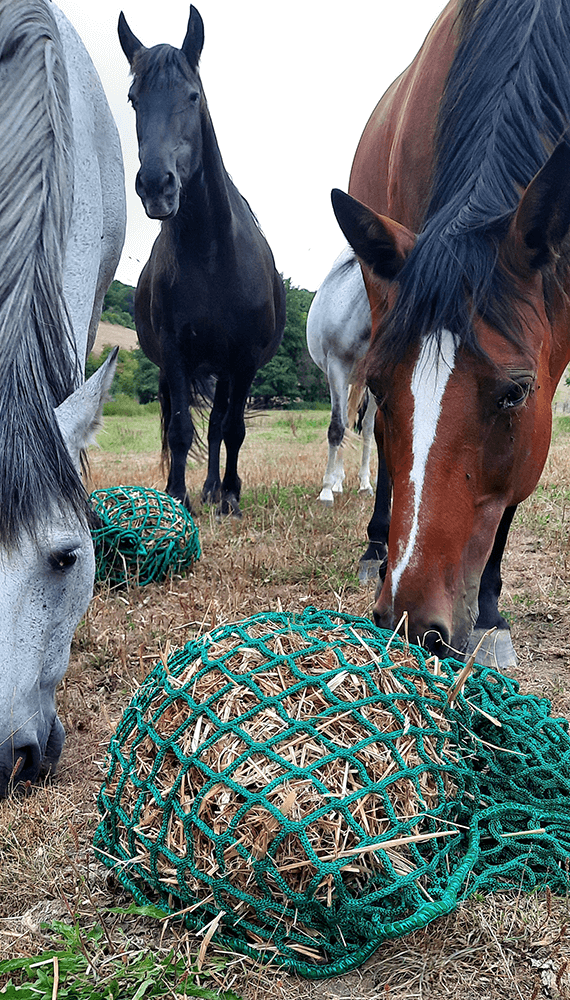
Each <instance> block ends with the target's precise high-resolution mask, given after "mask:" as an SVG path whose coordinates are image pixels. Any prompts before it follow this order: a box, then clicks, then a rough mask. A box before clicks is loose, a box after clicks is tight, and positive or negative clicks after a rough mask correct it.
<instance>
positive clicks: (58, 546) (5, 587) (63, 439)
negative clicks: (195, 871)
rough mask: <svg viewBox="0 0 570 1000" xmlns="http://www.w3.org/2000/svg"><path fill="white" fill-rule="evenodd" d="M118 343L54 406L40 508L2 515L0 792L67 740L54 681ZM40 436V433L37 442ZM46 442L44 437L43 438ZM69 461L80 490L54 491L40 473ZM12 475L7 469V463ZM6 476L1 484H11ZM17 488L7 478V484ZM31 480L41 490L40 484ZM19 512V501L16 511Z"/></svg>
mask: <svg viewBox="0 0 570 1000" xmlns="http://www.w3.org/2000/svg"><path fill="white" fill-rule="evenodd" d="M116 353H117V352H116V351H115V352H114V353H113V354H112V355H109V358H107V360H106V361H105V363H104V365H102V366H101V368H100V369H99V370H98V371H97V372H96V373H95V375H93V376H92V377H91V378H90V379H89V380H88V381H87V382H86V383H85V384H84V385H82V386H80V387H79V388H78V389H76V391H75V392H74V393H72V395H71V396H69V397H68V398H67V399H66V400H65V401H64V402H63V403H61V404H60V406H58V407H57V408H56V409H55V411H52V412H53V417H52V422H53V431H54V440H55V447H56V448H57V453H56V454H54V455H53V456H49V457H48V456H46V455H45V452H44V453H43V454H42V455H41V458H40V461H41V465H40V467H39V469H38V477H37V481H36V480H35V479H34V477H33V476H30V477H29V480H28V484H27V487H28V489H29V491H30V499H31V500H32V501H33V504H34V508H35V517H34V519H33V520H30V518H29V516H26V523H25V525H20V527H19V528H18V534H17V535H15V536H14V535H13V531H14V527H15V520H16V518H13V519H12V521H11V522H8V521H7V520H6V519H5V518H3V519H2V523H1V525H0V529H1V530H2V531H4V532H9V534H8V535H7V537H6V536H5V537H4V538H3V545H2V546H1V548H0V635H1V636H2V641H1V644H0V650H1V654H2V659H3V663H4V666H3V670H2V698H1V699H0V734H2V739H1V742H0V797H1V796H2V795H5V794H6V793H7V792H8V791H10V790H11V789H12V788H14V787H17V786H18V785H20V786H21V785H25V784H26V783H28V782H33V781H35V780H36V779H37V778H38V777H41V776H42V775H46V774H48V773H50V772H53V771H55V768H56V766H57V762H58V760H59V757H60V754H61V750H62V747H63V741H64V730H63V726H62V724H61V722H60V720H59V718H58V716H57V712H56V704H55V690H56V686H57V684H58V682H59V681H60V680H61V679H62V677H63V675H64V674H65V671H66V670H67V666H68V663H69V652H70V647H71V640H72V638H73V633H74V632H75V629H76V628H77V625H78V623H79V620H80V618H81V617H82V615H83V614H84V612H85V610H86V608H87V605H88V604H89V601H90V599H91V596H92V593H93V580H94V576H95V556H94V552H93V541H92V537H91V531H90V523H91V521H92V513H91V511H90V508H89V505H88V498H87V495H86V493H85V491H84V489H83V487H82V485H81V481H80V479H79V471H80V460H81V452H82V451H83V449H84V448H85V447H86V446H87V445H88V444H90V443H91V442H92V440H93V433H94V431H95V430H96V429H97V427H98V426H99V423H100V416H101V410H102V405H103V400H104V398H105V395H106V393H107V390H108V389H109V387H110V384H111V382H112V380H113V375H114V371H115V363H116ZM38 444H39V442H38ZM42 447H43V446H42ZM68 461H69V462H70V465H71V467H72V469H73V470H74V471H75V476H76V492H75V496H74V497H70V496H65V495H63V494H62V493H61V491H57V490H56V492H55V493H53V494H51V495H50V493H49V492H48V491H47V490H46V491H45V492H42V493H41V494H40V493H39V492H38V490H39V489H40V487H41V486H42V478H43V476H42V474H43V473H44V472H45V471H46V468H47V469H48V470H49V467H50V465H51V464H53V462H61V463H62V464H63V463H64V462H65V463H67V462H68ZM2 475H3V476H4V477H7V475H8V470H7V469H6V468H3V470H2ZM5 485H6V484H5V483H3V484H2V493H3V495H4V493H5ZM7 485H8V489H9V490H11V484H10V483H9V484H7ZM34 488H35V492H34ZM13 513H14V514H16V513H17V511H16V510H14V512H13Z"/></svg>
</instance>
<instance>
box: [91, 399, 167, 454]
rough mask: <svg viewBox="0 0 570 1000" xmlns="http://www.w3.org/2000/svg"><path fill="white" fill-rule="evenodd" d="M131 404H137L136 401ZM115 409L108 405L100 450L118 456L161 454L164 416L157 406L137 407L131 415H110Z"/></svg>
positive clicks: (101, 431) (99, 441) (100, 433)
mask: <svg viewBox="0 0 570 1000" xmlns="http://www.w3.org/2000/svg"><path fill="white" fill-rule="evenodd" d="M130 402H132V403H134V401H133V400H131V401H130ZM114 405H115V404H113V403H106V404H105V411H104V413H103V427H102V428H101V430H100V431H99V432H98V434H97V444H98V446H99V448H101V450H102V451H105V452H109V453H111V454H114V455H116V454H119V455H120V454H123V453H124V452H131V453H132V452H134V453H136V454H144V453H145V452H150V451H160V448H161V441H160V416H159V414H158V411H157V410H156V404H155V403H147V404H146V406H140V405H139V404H138V403H134V407H136V409H134V408H133V412H131V413H110V412H108V409H107V408H110V407H113V406H114ZM149 408H151V409H149ZM152 408H154V412H153V409H152Z"/></svg>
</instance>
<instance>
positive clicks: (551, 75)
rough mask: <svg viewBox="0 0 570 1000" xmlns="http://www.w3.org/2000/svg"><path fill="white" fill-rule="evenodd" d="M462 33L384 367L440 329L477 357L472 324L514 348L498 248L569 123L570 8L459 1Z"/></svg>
mask: <svg viewBox="0 0 570 1000" xmlns="http://www.w3.org/2000/svg"><path fill="white" fill-rule="evenodd" d="M458 30H459V43H458V47H457V50H456V53H455V56H454V59H453V63H452V65H451V68H450V71H449V74H448V77H447V81H446V85H445V89H444V93H443V96H442V100H441V103H440V111H439V117H438V123H437V130H436V139H435V161H434V172H433V181H432V190H431V197H430V201H429V204H428V207H427V211H426V216H425V220H424V225H423V229H422V231H421V233H420V234H419V236H418V240H417V242H416V245H415V247H414V249H413V250H412V252H411V254H410V256H409V258H408V260H407V261H406V263H405V265H404V267H403V268H402V270H401V272H400V274H399V276H398V282H399V293H398V297H397V300H396V303H395V306H394V308H393V310H392V311H391V313H390V314H389V315H388V316H387V319H386V323H385V328H384V332H383V335H382V340H381V351H382V356H383V361H385V362H386V363H388V364H394V363H396V362H397V360H399V359H400V358H402V357H403V355H404V354H405V353H406V351H407V349H408V347H410V346H411V344H413V343H417V341H418V340H419V339H421V338H422V337H424V336H427V335H428V334H432V335H435V336H440V335H441V331H442V330H444V329H447V330H450V331H451V332H452V333H453V335H454V336H455V338H456V341H457V342H458V343H461V344H463V345H465V346H466V347H467V348H469V349H470V350H472V351H474V352H475V353H477V354H481V353H482V350H481V348H480V346H479V344H478V342H477V337H476V334H475V331H474V329H473V322H472V321H473V317H474V315H475V314H476V313H478V314H479V315H481V316H483V317H484V318H485V319H486V320H487V321H488V322H489V323H490V324H492V325H493V326H494V327H495V328H496V329H497V331H498V332H499V333H500V334H502V336H504V337H505V338H507V339H509V340H511V341H515V342H516V341H518V340H520V338H521V335H522V333H521V324H520V320H519V318H518V316H517V309H516V303H517V297H516V292H515V289H514V285H513V282H512V279H511V278H510V276H509V275H508V274H507V272H506V271H505V270H504V269H503V268H502V267H501V266H500V264H499V261H498V258H499V247H500V243H501V241H502V239H503V238H504V236H505V235H506V233H507V229H508V226H509V222H510V220H511V218H512V216H513V213H514V211H515V209H516V207H517V205H518V203H519V199H520V194H521V191H522V190H523V189H524V188H526V187H527V186H528V184H529V183H530V181H531V180H532V178H533V177H534V176H535V174H536V173H537V172H538V170H539V169H540V168H541V167H542V166H543V164H544V163H545V161H546V159H547V157H548V155H549V153H550V152H551V151H552V149H553V147H554V145H555V144H556V143H557V142H558V141H559V140H560V139H561V137H562V136H563V135H564V133H565V131H566V129H567V127H568V122H569V121H570V74H569V73H568V59H569V56H570V5H568V4H566V3H563V4H561V3H560V2H559V0H493V2H491V0H463V2H462V3H461V5H460V10H459V14H458Z"/></svg>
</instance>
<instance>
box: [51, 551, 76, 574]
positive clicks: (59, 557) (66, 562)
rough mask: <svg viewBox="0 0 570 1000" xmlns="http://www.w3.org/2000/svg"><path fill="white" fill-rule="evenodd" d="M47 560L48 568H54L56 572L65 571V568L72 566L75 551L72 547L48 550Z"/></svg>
mask: <svg viewBox="0 0 570 1000" xmlns="http://www.w3.org/2000/svg"><path fill="white" fill-rule="evenodd" d="M48 561H49V565H50V568H51V569H53V570H55V572H56V573H65V570H66V569H69V567H70V566H74V565H75V563H76V562H77V552H76V551H75V550H74V549H65V550H62V551H61V552H50V554H49V560H48Z"/></svg>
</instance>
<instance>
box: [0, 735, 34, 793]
mask: <svg viewBox="0 0 570 1000" xmlns="http://www.w3.org/2000/svg"><path fill="white" fill-rule="evenodd" d="M40 764H41V757H40V748H39V746H38V745H37V744H30V745H29V746H23V747H14V748H13V749H12V750H11V753H10V757H9V759H8V761H6V763H5V764H4V766H3V767H2V768H1V770H0V798H5V796H6V795H9V794H10V793H11V792H13V791H16V790H18V791H19V790H22V789H23V787H24V786H26V785H28V784H32V783H33V782H34V781H37V778H38V775H39V773H40Z"/></svg>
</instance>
